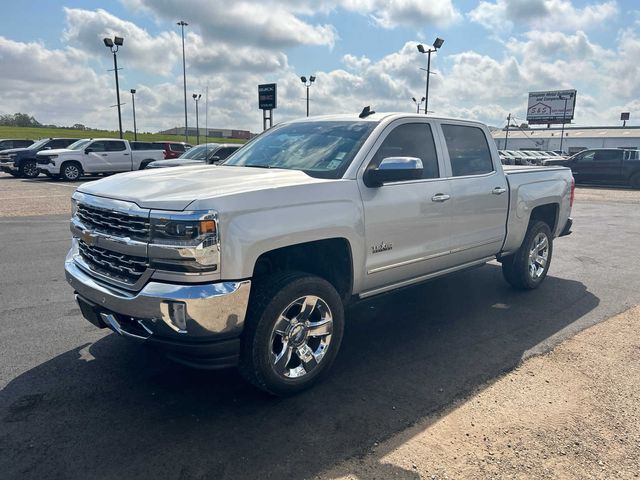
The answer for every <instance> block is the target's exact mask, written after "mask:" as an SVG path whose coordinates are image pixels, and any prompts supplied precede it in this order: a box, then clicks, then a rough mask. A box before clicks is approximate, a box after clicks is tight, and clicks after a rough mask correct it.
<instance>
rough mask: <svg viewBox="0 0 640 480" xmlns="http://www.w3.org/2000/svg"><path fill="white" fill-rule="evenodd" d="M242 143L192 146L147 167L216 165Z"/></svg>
mask: <svg viewBox="0 0 640 480" xmlns="http://www.w3.org/2000/svg"><path fill="white" fill-rule="evenodd" d="M241 146H242V145H238V144H237V143H203V144H202V145H198V146H197V147H193V148H190V149H189V150H187V151H186V152H184V153H183V154H182V155H180V156H179V157H178V158H173V159H171V160H157V161H155V162H151V163H150V164H149V165H148V166H147V168H166V167H184V166H186V165H203V164H206V165H214V164H216V163H220V162H223V161H224V160H226V159H227V157H228V156H229V155H231V154H232V153H233V152H235V151H236V150H238V149H239V148H240V147H241Z"/></svg>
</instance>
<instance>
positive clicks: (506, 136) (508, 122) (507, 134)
mask: <svg viewBox="0 0 640 480" xmlns="http://www.w3.org/2000/svg"><path fill="white" fill-rule="evenodd" d="M510 126H511V114H509V115H508V116H507V133H505V134H504V149H505V150H508V149H507V143H509V127H510Z"/></svg>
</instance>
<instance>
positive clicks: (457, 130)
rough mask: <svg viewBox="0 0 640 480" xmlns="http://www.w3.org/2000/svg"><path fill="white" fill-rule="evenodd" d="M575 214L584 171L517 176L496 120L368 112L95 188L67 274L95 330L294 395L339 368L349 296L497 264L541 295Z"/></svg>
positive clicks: (82, 212) (79, 203)
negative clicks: (501, 152)
mask: <svg viewBox="0 0 640 480" xmlns="http://www.w3.org/2000/svg"><path fill="white" fill-rule="evenodd" d="M572 203H573V180H572V177H571V171H570V170H569V169H567V168H560V167H537V168H522V167H505V168H504V169H503V167H502V165H501V164H500V159H499V157H498V151H497V150H496V147H495V144H494V142H493V141H492V138H491V133H490V131H489V129H488V128H487V127H486V126H485V125H483V124H481V123H478V122H474V121H462V120H452V119H447V118H435V117H425V116H419V115H412V114H405V113H400V114H382V113H377V114H367V111H366V109H365V111H363V113H361V114H360V115H336V116H326V117H318V118H305V119H301V120H297V121H291V122H285V123H281V124H279V125H277V126H275V127H273V128H272V129H270V130H268V131H267V132H265V133H264V134H262V135H261V136H259V137H256V138H255V139H254V140H252V141H251V142H249V143H248V144H246V145H245V146H244V147H242V149H240V150H239V151H238V152H236V153H235V154H234V155H232V156H231V157H230V158H229V159H227V161H226V162H225V163H224V164H223V165H221V166H218V167H216V168H208V167H202V166H191V167H183V168H180V169H179V172H176V173H175V175H174V176H173V177H171V181H168V176H167V174H166V173H165V171H163V170H162V169H157V170H151V171H144V172H131V173H126V174H123V175H118V176H116V177H111V178H105V179H102V180H98V181H96V182H90V183H85V184H83V185H81V186H80V187H78V189H77V190H76V192H75V193H74V194H73V197H72V210H73V212H74V213H73V216H72V219H71V230H72V237H73V240H72V247H71V250H70V251H69V254H68V256H67V258H66V261H65V270H66V278H67V280H68V282H69V283H70V284H71V287H72V288H73V290H74V292H75V294H76V298H77V299H78V302H79V305H80V308H81V311H82V313H83V315H84V317H85V318H86V319H87V320H88V321H89V322H91V323H93V324H94V325H96V326H98V327H101V328H107V327H108V328H110V329H112V330H113V331H115V332H116V333H118V334H119V335H122V336H123V337H126V338H129V339H133V340H137V341H138V342H141V343H145V344H147V345H150V346H155V347H156V348H158V349H160V350H161V351H164V352H165V353H166V354H167V355H168V356H169V357H171V358H172V359H174V360H177V361H179V362H182V363H184V364H186V365H190V366H196V367H203V368H221V367H229V366H233V365H239V367H240V372H241V373H242V375H243V376H244V377H245V378H246V379H247V380H248V381H250V382H251V383H252V384H254V385H255V386H257V387H258V388H261V389H263V390H266V391H267V392H270V393H272V394H277V395H286V394H292V393H295V392H298V391H300V390H302V389H304V388H307V387H309V386H310V385H312V384H313V383H314V382H316V381H317V380H318V379H319V378H320V377H321V376H322V375H324V374H325V373H326V372H327V370H328V369H329V367H330V366H331V364H332V362H333V361H334V359H335V357H336V354H337V353H338V349H339V347H340V343H341V341H342V334H343V327H344V313H343V312H344V305H345V304H346V303H349V302H351V301H354V300H358V299H364V298H369V297H372V296H374V295H378V294H381V293H384V292H389V291H392V290H394V289H397V288H401V287H405V286H407V285H411V284H415V283H418V282H422V281H425V280H428V279H432V278H436V277H440V276H442V275H446V274H449V273H452V272H455V271H459V270H463V269H466V268H470V267H474V266H478V265H482V264H484V263H486V262H488V261H490V260H492V259H496V258H497V259H498V260H499V261H500V262H502V270H503V273H504V277H505V279H506V280H507V282H509V283H510V284H511V285H513V286H514V287H515V288H518V289H525V290H528V289H535V288H537V287H538V286H540V284H541V283H542V282H543V281H544V279H545V277H546V275H547V271H548V269H549V265H550V263H551V257H552V252H553V239H554V238H555V237H557V236H562V235H567V234H568V233H569V232H570V229H571V225H572V219H571V218H570V213H571V206H572ZM122 374H124V375H126V374H127V372H126V371H123V372H122Z"/></svg>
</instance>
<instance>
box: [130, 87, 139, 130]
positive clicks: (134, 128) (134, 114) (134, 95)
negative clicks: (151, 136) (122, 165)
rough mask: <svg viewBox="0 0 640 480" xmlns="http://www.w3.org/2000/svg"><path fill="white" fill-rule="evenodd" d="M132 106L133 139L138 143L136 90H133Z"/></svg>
mask: <svg viewBox="0 0 640 480" xmlns="http://www.w3.org/2000/svg"><path fill="white" fill-rule="evenodd" d="M131 104H132V105H133V138H134V140H135V141H136V142H137V141H138V127H137V126H136V89H135V88H132V89H131Z"/></svg>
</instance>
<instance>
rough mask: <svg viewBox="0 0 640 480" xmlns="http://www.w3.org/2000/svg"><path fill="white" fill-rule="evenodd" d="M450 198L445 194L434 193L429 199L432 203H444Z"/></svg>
mask: <svg viewBox="0 0 640 480" xmlns="http://www.w3.org/2000/svg"><path fill="white" fill-rule="evenodd" d="M450 198H451V197H450V196H449V195H447V194H446V193H436V194H435V195H434V196H433V197H431V200H432V201H433V202H446V201H447V200H449V199H450Z"/></svg>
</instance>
